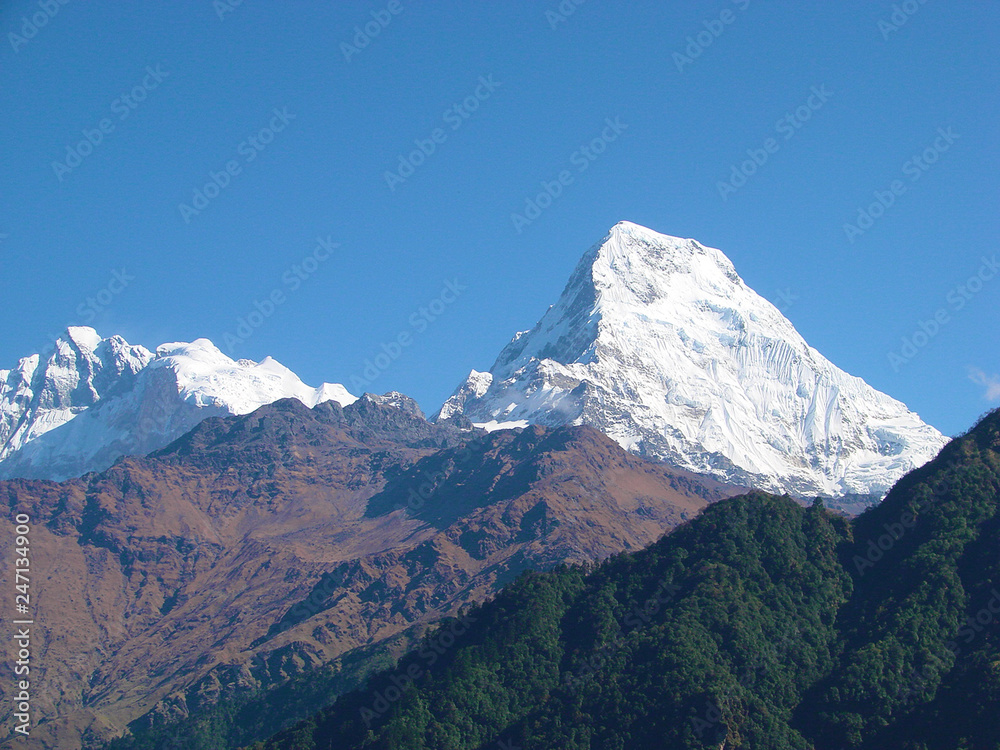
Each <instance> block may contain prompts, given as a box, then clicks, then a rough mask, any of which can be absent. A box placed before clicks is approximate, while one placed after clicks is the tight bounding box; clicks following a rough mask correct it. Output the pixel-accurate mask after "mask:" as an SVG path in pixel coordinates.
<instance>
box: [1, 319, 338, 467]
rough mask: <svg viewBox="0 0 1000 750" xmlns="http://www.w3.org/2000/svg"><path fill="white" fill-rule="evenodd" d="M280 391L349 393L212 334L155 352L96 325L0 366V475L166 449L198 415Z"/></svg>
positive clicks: (319, 398) (264, 400) (232, 409)
mask: <svg viewBox="0 0 1000 750" xmlns="http://www.w3.org/2000/svg"><path fill="white" fill-rule="evenodd" d="M282 398H297V399H299V400H300V401H302V402H303V403H304V404H306V405H307V406H315V405H316V404H318V403H322V402H324V401H336V402H337V403H339V404H341V405H343V406H346V405H347V404H349V403H351V402H352V401H354V399H355V397H354V396H352V395H351V394H350V393H348V392H347V390H346V389H345V388H344V387H343V386H341V385H332V384H330V383H324V384H323V385H321V386H320V387H318V388H310V387H309V386H307V385H305V384H304V383H303V382H302V381H301V380H299V378H298V377H297V376H296V375H295V374H294V373H293V372H292V371H291V370H289V369H288V368H286V367H284V366H283V365H281V364H279V363H278V362H276V361H274V360H273V359H271V358H270V357H268V358H266V359H265V360H264V361H262V362H260V363H257V362H252V361H250V360H245V359H241V360H238V361H234V360H232V359H230V358H229V357H227V356H226V355H225V354H223V353H222V352H221V351H219V349H218V348H217V347H216V346H215V345H214V344H212V342H211V341H209V340H208V339H197V340H196V341H194V342H192V343H190V344H186V343H173V344H163V345H162V346H159V347H157V350H156V352H155V353H153V352H151V351H149V350H148V349H146V348H144V347H142V346H133V345H130V344H128V343H127V342H126V341H125V340H124V339H123V338H122V337H121V336H110V337H108V338H104V339H102V338H101V337H100V336H99V335H98V334H97V332H96V331H95V330H94V329H93V328H87V327H83V326H79V327H71V328H68V329H66V332H65V334H64V335H63V336H61V337H60V338H58V339H57V340H56V341H55V343H54V345H53V347H52V349H51V350H49V351H48V352H46V353H44V354H35V355H32V356H30V357H25V358H24V359H22V360H21V361H20V362H18V364H17V366H16V367H14V368H12V369H10V370H0V478H11V477H25V478H31V479H52V480H56V481H58V480H62V479H68V478H69V477H74V476H81V475H83V474H85V473H87V472H88V471H100V470H102V469H106V468H108V467H109V466H111V464H112V463H114V461H115V460H116V459H117V458H119V457H120V456H123V455H144V454H146V453H149V452H151V451H154V450H158V449H160V448H163V447H164V446H165V445H167V444H168V443H170V442H172V441H173V440H175V439H176V438H178V437H180V436H181V435H183V434H184V433H185V432H187V431H188V430H190V429H191V428H192V427H194V426H195V425H196V424H198V423H199V422H200V421H201V420H203V419H205V418H207V417H211V416H220V415H231V414H248V413H249V412H251V411H253V410H254V409H256V408H258V407H260V406H263V405H264V404H269V403H272V402H274V401H277V400H278V399H282Z"/></svg>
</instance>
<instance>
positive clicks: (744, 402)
mask: <svg viewBox="0 0 1000 750" xmlns="http://www.w3.org/2000/svg"><path fill="white" fill-rule="evenodd" d="M457 415H464V416H465V417H467V418H468V419H470V420H471V421H472V422H474V423H478V424H491V426H492V425H493V424H495V423H504V422H527V423H539V424H546V425H553V426H554V425H561V424H581V423H583V424H589V425H592V426H594V427H596V428H598V429H600V430H601V431H603V432H605V433H606V434H608V435H609V436H611V437H612V438H614V439H615V440H616V441H617V442H618V443H620V444H621V445H622V446H623V447H624V448H626V449H627V450H630V451H632V452H635V453H639V454H642V455H646V456H649V457H652V458H656V459H659V460H664V461H668V462H669V463H672V464H674V465H677V466H680V467H683V468H686V469H690V470H692V471H697V472H702V473H706V474H710V475H713V476H716V477H718V478H720V479H723V480H725V481H730V482H736V483H740V484H746V485H750V486H754V487H759V488H761V489H766V490H771V491H781V492H789V493H792V494H795V495H798V496H803V497H805V496H811V495H823V496H827V497H840V496H844V495H853V494H857V495H881V494H884V493H885V492H886V491H887V490H888V488H889V487H891V486H892V484H893V483H894V482H895V481H896V480H897V479H898V478H899V477H900V476H902V475H903V474H905V473H906V472H907V471H909V470H911V469H913V468H915V467H917V466H920V465H922V464H923V463H925V462H926V461H928V460H929V459H930V458H932V457H933V456H934V455H936V454H937V452H938V451H939V450H940V448H941V447H942V446H943V445H944V443H945V438H944V437H943V436H942V435H941V434H940V433H939V432H938V431H937V430H935V429H934V428H933V427H930V426H928V425H926V424H924V423H923V422H921V421H920V419H919V418H918V417H917V415H916V414H913V413H912V412H910V411H909V410H908V409H907V408H906V407H905V406H904V405H903V404H901V403H900V402H898V401H896V400H894V399H892V398H890V397H889V396H886V395H885V394H883V393H880V392H878V391H876V390H875V389H873V388H871V387H870V386H868V385H867V384H866V383H865V382H864V381H862V380H861V379H859V378H855V377H852V376H850V375H848V374H847V373H845V372H843V371H842V370H840V369H838V368H837V367H835V366H834V365H833V364H831V363H830V362H829V361H828V360H826V359H825V358H824V357H823V356H822V355H821V354H820V353H819V352H817V351H816V350H815V349H813V348H812V347H810V346H809V345H808V344H807V343H806V342H805V340H804V339H803V338H802V337H801V336H800V335H799V334H798V332H797V331H796V330H795V328H794V327H793V326H792V324H791V323H790V322H789V321H788V320H787V319H786V318H785V317H784V316H783V315H782V314H781V313H780V312H779V311H778V310H777V308H775V307H774V306H773V305H772V304H771V303H770V302H768V301H767V300H765V299H763V298H762V297H760V296H759V295H758V294H756V293H755V292H754V291H753V290H752V289H750V288H749V287H748V286H747V285H746V284H745V283H744V282H743V280H742V279H741V278H740V277H739V275H738V274H737V273H736V269H735V268H734V267H733V264H732V263H731V262H730V260H729V259H728V258H727V257H726V256H725V255H723V254H722V252H720V251H719V250H716V249H713V248H708V247H705V246H703V245H701V244H699V243H698V242H696V241H694V240H690V239H679V238H676V237H669V236H666V235H661V234H658V233H656V232H653V231H651V230H649V229H646V228H644V227H640V226H638V225H636V224H631V223H629V222H622V223H620V224H617V225H616V226H615V227H613V228H612V230H611V232H610V233H609V234H608V236H607V237H606V238H605V239H604V240H603V241H602V242H601V243H599V244H598V245H596V246H594V247H593V248H592V249H591V250H589V251H588V252H587V253H586V254H585V255H584V257H583V259H582V260H581V261H580V263H579V264H578V266H577V268H576V269H575V270H574V272H573V274H572V276H571V278H570V281H569V283H568V284H567V286H566V288H565V290H564V291H563V294H562V296H561V297H560V299H559V301H558V302H557V303H556V304H555V305H553V306H552V307H551V308H549V310H548V311H547V312H546V313H545V314H544V315H543V316H542V318H541V320H539V322H538V324H537V325H536V326H535V327H534V328H533V329H532V330H531V331H530V332H527V333H522V334H518V335H517V336H515V337H514V339H513V340H512V341H511V342H510V343H509V344H508V345H507V347H506V348H504V350H503V351H502V352H501V353H500V355H499V357H498V358H497V360H496V362H495V363H494V365H493V367H492V368H491V369H490V372H489V373H478V372H476V371H473V373H472V374H471V375H470V376H469V378H468V379H467V380H466V382H465V383H463V384H462V385H461V386H459V388H458V389H457V390H456V391H455V394H454V395H453V396H452V397H451V398H450V399H448V401H447V402H445V404H444V406H443V407H442V409H441V411H440V413H439V415H438V418H439V419H440V418H449V417H454V416H457Z"/></svg>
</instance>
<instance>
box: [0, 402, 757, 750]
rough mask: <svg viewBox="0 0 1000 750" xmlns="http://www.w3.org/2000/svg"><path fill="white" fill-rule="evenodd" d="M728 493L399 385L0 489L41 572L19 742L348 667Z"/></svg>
mask: <svg viewBox="0 0 1000 750" xmlns="http://www.w3.org/2000/svg"><path fill="white" fill-rule="evenodd" d="M736 492H738V488H734V487H729V486H726V485H722V484H719V483H718V482H715V481H713V480H711V479H709V478H704V477H698V476H696V475H693V474H690V473H688V472H685V471H683V470H677V469H672V468H670V467H667V466H666V465H663V464H659V463H654V462H650V461H648V460H645V459H642V458H639V457H636V456H632V455H630V454H628V453H626V452H625V451H623V450H622V449H621V448H620V447H619V446H618V445H617V444H616V443H614V442H613V441H611V440H610V439H608V438H607V437H605V436H604V435H602V434H600V433H599V432H597V431H596V430H594V429H592V428H589V427H586V426H580V427H564V428H546V427H541V426H534V427H530V428H527V429H524V430H507V431H498V432H493V433H486V432H484V431H482V430H477V429H474V428H459V427H457V426H455V425H454V424H451V423H444V424H438V425H435V424H431V423H429V422H427V421H426V420H425V419H424V417H423V415H422V414H421V413H420V410H419V409H418V408H417V406H416V404H415V403H414V402H413V401H411V400H410V399H408V398H406V397H405V396H401V395H400V394H388V395H386V396H371V395H365V396H364V397H362V398H360V399H357V400H355V401H354V402H352V403H351V404H348V405H347V406H345V407H343V408H342V407H340V405H339V404H337V403H336V402H335V401H325V402H322V403H320V404H319V405H317V406H316V407H314V408H312V409H310V408H308V407H306V406H305V405H304V404H303V403H301V402H300V401H298V400H297V399H283V400H280V401H277V402H275V403H273V404H269V405H266V406H263V407H261V408H260V409H258V410H256V411H254V412H253V413H251V414H249V415H245V416H228V417H210V418H208V419H205V420H203V421H202V422H201V423H199V424H198V425H197V426H196V427H195V428H194V429H193V430H191V431H189V432H188V433H187V434H185V435H184V436H182V437H181V438H179V439H178V440H176V441H174V442H173V443H172V444H170V445H169V446H167V447H166V448H164V449H163V450H161V451H157V452H154V453H152V454H151V455H149V456H148V457H130V458H125V459H122V460H120V461H118V462H117V463H116V464H115V465H114V466H113V467H111V468H109V469H107V470H106V471H104V472H100V473H90V474H87V475H86V476H85V477H83V478H81V479H71V480H67V481H65V482H62V483H53V482H49V481H40V480H26V479H16V480H7V481H3V482H0V497H2V498H3V499H4V502H5V504H6V506H7V508H8V511H9V513H10V514H11V515H12V516H13V515H14V514H16V513H26V514H27V515H29V516H30V518H31V520H32V532H31V533H32V542H31V544H32V554H33V555H34V557H35V559H36V565H38V566H40V568H41V570H42V571H44V572H42V573H41V575H42V578H41V580H40V581H38V583H37V584H36V585H35V589H33V591H34V592H35V593H34V594H33V607H34V619H35V621H36V622H37V623H39V626H38V627H36V628H35V636H34V639H33V641H32V643H33V648H34V659H35V664H37V665H38V666H37V668H36V671H37V675H36V681H37V684H38V685H44V686H47V687H46V689H44V690H40V691H39V692H38V694H37V696H36V703H35V709H36V710H37V711H38V714H39V716H40V717H42V718H43V722H42V723H40V724H39V726H37V727H36V729H35V731H34V732H33V733H32V742H35V743H38V744H37V745H36V746H38V747H45V748H59V749H60V750H63V749H64V748H79V747H81V746H82V747H99V746H100V745H101V743H102V742H103V741H106V740H108V739H110V738H112V737H114V736H116V735H117V734H120V733H121V732H123V731H125V730H126V728H131V729H132V730H133V731H139V730H140V729H142V728H148V727H154V728H155V727H158V726H160V725H161V724H163V723H164V722H167V723H169V722H172V721H177V720H180V719H185V718H187V717H189V716H191V715H197V714H198V713H199V712H201V711H205V710H207V709H209V708H211V707H212V706H214V705H216V704H218V703H219V702H220V701H224V700H241V699H244V698H247V697H250V696H255V695H258V694H260V693H266V692H267V691H268V690H271V689H273V688H275V687H277V686H279V685H282V684H284V683H285V682H287V681H288V680H289V679H290V678H294V677H296V676H300V675H306V674H307V673H310V672H312V671H314V670H316V669H318V668H320V667H321V666H323V665H328V664H331V663H338V662H337V660H338V659H342V658H347V659H353V660H354V661H355V662H359V659H358V657H357V651H358V649H362V648H367V647H371V646H375V645H379V644H384V643H386V642H387V641H388V640H389V639H391V638H393V637H396V636H401V635H402V636H403V637H404V641H403V642H404V643H405V642H406V641H405V639H406V638H408V637H409V636H406V635H405V633H406V631H411V632H412V630H413V629H414V628H421V627H426V626H427V625H428V624H429V623H431V622H433V621H435V620H438V619H440V618H441V617H442V616H445V615H449V614H454V613H455V612H456V611H457V610H458V609H459V608H460V607H461V606H463V605H467V604H470V603H472V602H474V601H480V600H483V599H485V598H487V597H489V596H492V595H494V594H495V593H496V592H498V591H499V590H500V589H501V588H502V586H503V585H504V584H506V583H508V582H509V581H511V580H513V579H514V578H515V577H516V576H517V575H518V574H519V573H521V572H523V571H524V570H529V569H536V570H538V569H542V570H544V569H549V568H552V567H554V566H557V565H560V564H564V563H570V562H572V563H590V562H596V561H597V560H600V559H603V558H605V557H607V556H609V555H613V554H616V553H618V552H621V551H623V550H629V549H632V550H636V549H640V548H642V547H644V546H646V545H647V544H649V543H651V542H653V541H655V540H656V539H657V538H659V537H660V536H661V535H662V534H663V533H664V532H665V531H667V530H669V529H671V528H673V527H675V526H677V525H678V524H680V523H682V522H684V521H685V520H687V519H689V518H693V517H694V516H695V515H697V513H698V512H699V511H701V510H702V509H703V508H704V507H706V506H707V505H708V504H709V503H711V502H714V501H717V500H719V499H722V498H724V497H727V496H731V495H733V494H735V493H736ZM12 544H13V538H12V537H9V536H4V537H3V538H2V539H0V551H2V553H3V554H8V555H12V554H13V551H12V549H11V545H12ZM8 577H10V576H8ZM11 586H13V581H11ZM7 658H9V656H8V657H7ZM367 668H368V667H367V662H365V661H364V660H360V663H359V664H358V665H357V666H356V667H355V669H356V670H357V671H358V673H359V674H361V673H363V672H364V670H365V669H367ZM347 684H348V685H350V684H351V683H349V682H348V683H347ZM3 687H4V688H6V686H5V685H4V686H3ZM3 697H7V696H3ZM323 697H324V698H325V697H326V696H323ZM12 705H13V704H12V703H11V701H9V700H3V701H0V706H2V707H3V708H2V709H0V720H2V721H4V722H5V724H4V725H5V726H9V725H10V711H11V710H12ZM321 705H322V704H321V703H320V704H315V705H312V704H309V703H308V702H305V703H304V706H305V707H306V708H311V709H312V710H316V709H318V708H319V707H320V706H321ZM286 714H287V712H283V713H282V714H280V717H281V718H286V719H287V718H294V714H293V715H292V716H291V717H288V716H287V715H286ZM276 719H277V717H276ZM280 727H281V724H276V725H275V726H274V727H273V729H274V730H275V731H276V730H277V729H279V728H280ZM253 739H255V738H253ZM16 743H17V740H14V745H11V747H14V746H16ZM4 747H6V746H4Z"/></svg>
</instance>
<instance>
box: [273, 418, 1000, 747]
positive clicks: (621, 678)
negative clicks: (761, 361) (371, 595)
mask: <svg viewBox="0 0 1000 750" xmlns="http://www.w3.org/2000/svg"><path fill="white" fill-rule="evenodd" d="M998 500H1000V412H998V413H994V414H992V415H990V416H988V417H987V418H986V419H984V420H983V422H981V423H980V424H979V425H978V426H977V427H976V428H975V429H974V430H972V431H970V433H969V434H967V435H965V436H963V437H962V438H960V439H958V440H956V441H954V442H953V443H952V444H951V445H950V446H949V447H948V448H947V449H946V450H945V451H944V452H943V453H942V455H941V456H940V457H939V458H938V459H937V460H936V461H934V462H932V464H930V465H928V466H927V467H924V468H923V469H921V470H919V471H917V472H914V473H913V474H911V475H910V476H908V477H907V478H905V479H904V480H903V481H901V482H900V484H899V485H898V486H897V487H896V488H895V489H894V490H893V492H892V493H890V495H889V497H887V498H886V500H885V501H884V502H883V503H882V504H881V505H880V506H878V507H877V508H874V509H872V510H871V511H869V512H867V513H865V514H864V515H862V516H861V517H860V518H858V519H856V520H855V521H854V522H850V523H849V522H847V521H846V520H844V519H842V518H840V517H838V516H836V515H834V514H832V513H830V512H828V511H827V510H825V509H824V508H823V507H822V505H821V504H819V503H817V504H814V505H813V506H812V507H809V508H803V507H801V506H799V505H797V504H796V503H794V502H792V501H791V500H789V499H788V498H779V497H773V496H769V495H765V494H761V493H752V494H750V495H747V496H744V497H739V498H734V499H732V500H727V501H723V502H720V503H718V504H716V505H714V506H712V507H710V508H709V509H707V510H706V511H705V512H704V513H703V514H702V516H701V517H699V518H698V519H695V520H694V521H692V522H691V523H689V524H687V525H686V526H684V527H682V528H680V529H678V530H677V531H675V532H674V533H673V534H671V535H669V536H667V537H665V538H664V539H662V540H661V541H660V542H658V543H657V544H655V545H653V546H652V547H650V548H648V549H646V550H643V551H642V552H639V553H636V554H625V555H620V556H618V557H615V558H613V559H611V560H609V561H608V562H606V563H605V564H603V565H601V566H598V567H597V568H595V569H593V570H581V569H569V568H564V569H560V570H557V571H554V572H552V573H546V574H527V575H525V576H522V577H521V578H520V579H519V580H518V581H516V582H515V583H514V584H513V585H511V586H509V587H508V588H507V589H505V590H504V592H503V593H502V594H501V595H500V596H499V597H498V598H497V599H495V600H494V601H493V602H490V603H489V604H487V605H485V606H483V607H481V608H478V609H476V610H474V611H471V612H470V613H468V615H467V616H466V619H465V620H464V621H460V622H459V623H458V624H459V625H460V627H455V625H456V623H452V624H448V625H444V626H443V628H442V630H441V631H439V632H438V633H437V634H436V635H432V636H429V638H428V639H427V640H426V641H425V642H424V643H423V644H422V646H421V647H420V648H418V649H417V650H415V651H413V652H412V653H410V654H409V655H408V656H406V657H405V658H404V659H403V660H401V661H400V663H399V664H398V665H397V666H396V667H395V668H394V669H392V670H389V671H386V672H383V673H382V674H380V675H378V676H376V677H375V678H373V679H372V680H371V681H370V683H369V684H368V686H367V687H366V689H365V690H363V691H358V692H354V693H351V694H349V695H345V696H342V697H341V698H340V699H338V700H337V701H336V702H335V703H334V704H333V705H332V706H330V707H329V708H327V709H326V710H324V711H323V712H321V713H320V714H318V715H316V716H314V717H313V718H312V719H310V720H309V721H308V722H304V723H302V724H300V725H298V726H296V727H294V728H292V729H290V730H286V731H285V732H283V733H280V734H278V735H277V736H275V737H274V738H272V739H271V740H269V741H268V742H266V743H258V744H257V745H255V746H254V748H255V750H313V749H314V748H315V749H317V750H319V749H322V750H333V749H334V748H336V749H337V750H340V749H341V748H371V749H372V750H390V749H391V750H411V749H412V750H418V749H422V748H427V749H428V750H459V749H466V748H467V749H469V750H487V749H488V748H490V749H492V748H504V747H508V748H515V747H518V748H523V749H524V750H535V749H540V748H547V749H551V750H577V749H579V750H583V749H588V750H596V749H597V748H600V749H602V750H604V749H608V750H611V749H614V750H626V748H627V749H629V750H631V749H632V748H666V749H672V748H713V750H719V748H724V749H728V748H753V749H754V750H760V749H762V748H776V749H777V748H782V749H784V748H789V749H791V748H796V749H802V750H806V749H808V748H816V749H817V750H841V749H842V748H851V749H852V750H853V749H857V750H875V749H876V748H878V749H879V750H886V749H889V748H900V749H901V750H946V749H947V750H956V749H959V750H987V749H989V750H997V749H998V748H1000V514H998V512H997V510H998Z"/></svg>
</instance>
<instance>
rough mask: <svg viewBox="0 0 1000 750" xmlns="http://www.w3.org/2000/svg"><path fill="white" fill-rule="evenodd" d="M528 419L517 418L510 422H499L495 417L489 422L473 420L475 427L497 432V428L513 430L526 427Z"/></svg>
mask: <svg viewBox="0 0 1000 750" xmlns="http://www.w3.org/2000/svg"><path fill="white" fill-rule="evenodd" d="M528 424H529V423H528V420H527V419H515V420H513V421H510V422H498V421H496V420H495V419H491V420H490V421H489V422H473V423H472V426H473V427H478V428H479V429H481V430H486V431H487V432H496V431H497V430H513V429H517V428H524V427H527V426H528Z"/></svg>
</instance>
